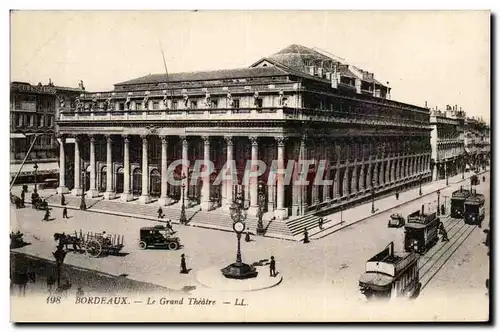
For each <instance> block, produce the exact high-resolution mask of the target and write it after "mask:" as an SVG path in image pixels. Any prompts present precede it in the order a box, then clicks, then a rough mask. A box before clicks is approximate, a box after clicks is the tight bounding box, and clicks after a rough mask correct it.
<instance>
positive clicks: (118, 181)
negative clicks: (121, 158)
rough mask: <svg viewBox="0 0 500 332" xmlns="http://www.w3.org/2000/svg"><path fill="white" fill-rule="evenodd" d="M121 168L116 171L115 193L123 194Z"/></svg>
mask: <svg viewBox="0 0 500 332" xmlns="http://www.w3.org/2000/svg"><path fill="white" fill-rule="evenodd" d="M123 174H124V172H123V167H120V168H119V169H118V170H117V171H116V192H117V193H122V192H123V176H124V175H123Z"/></svg>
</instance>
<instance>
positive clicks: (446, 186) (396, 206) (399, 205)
mask: <svg viewBox="0 0 500 332" xmlns="http://www.w3.org/2000/svg"><path fill="white" fill-rule="evenodd" d="M486 172H488V171H483V172H481V173H477V174H478V175H479V174H483V173H486ZM471 176H472V175H471ZM471 176H469V177H467V178H465V179H461V180H460V181H457V182H455V183H452V184H448V185H445V186H444V187H441V188H438V189H436V190H434V191H430V192H428V193H425V194H423V195H422V196H419V197H416V198H414V199H411V200H409V201H406V202H404V203H401V204H398V205H394V206H392V207H390V208H389V209H385V210H380V211H378V212H376V213H374V214H372V215H369V216H367V217H364V218H362V219H359V220H356V221H354V222H352V223H350V224H347V225H345V226H342V227H339V228H337V229H336V230H333V231H332V232H329V233H327V234H323V235H322V236H319V237H314V238H313V236H315V235H317V234H320V233H322V232H324V231H328V229H331V228H334V227H335V226H336V225H338V223H337V224H336V225H334V226H330V227H329V228H325V229H323V230H322V231H321V232H317V233H315V234H312V235H311V240H319V239H322V238H324V237H326V236H328V235H331V234H333V233H336V232H338V231H340V230H342V229H344V228H347V227H349V226H351V225H354V224H357V223H359V222H362V221H365V220H366V219H369V218H371V217H375V216H377V215H380V214H382V213H386V212H388V211H390V210H392V209H395V208H399V207H402V206H405V205H407V204H409V203H413V202H414V201H416V200H418V199H420V198H423V197H426V196H429V195H431V194H434V193H436V192H437V191H438V190H442V189H445V188H449V187H450V186H451V185H454V184H458V183H461V182H464V181H467V180H469V179H470V178H471Z"/></svg>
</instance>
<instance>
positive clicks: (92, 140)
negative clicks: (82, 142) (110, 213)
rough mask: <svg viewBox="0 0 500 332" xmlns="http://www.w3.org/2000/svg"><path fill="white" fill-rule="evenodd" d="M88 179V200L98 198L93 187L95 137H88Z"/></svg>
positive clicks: (97, 193)
mask: <svg viewBox="0 0 500 332" xmlns="http://www.w3.org/2000/svg"><path fill="white" fill-rule="evenodd" d="M89 166H90V179H89V183H90V185H89V189H88V191H87V196H86V197H88V198H93V197H98V196H99V192H98V190H97V189H96V187H95V182H96V181H95V176H96V171H95V136H94V135H90V165H89ZM106 174H107V173H106Z"/></svg>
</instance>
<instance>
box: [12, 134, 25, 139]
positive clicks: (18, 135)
mask: <svg viewBox="0 0 500 332" xmlns="http://www.w3.org/2000/svg"><path fill="white" fill-rule="evenodd" d="M10 138H26V135H24V134H22V133H10Z"/></svg>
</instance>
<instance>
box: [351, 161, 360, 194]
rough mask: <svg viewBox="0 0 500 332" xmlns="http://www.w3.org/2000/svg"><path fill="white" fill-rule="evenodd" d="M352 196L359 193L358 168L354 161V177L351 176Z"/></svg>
mask: <svg viewBox="0 0 500 332" xmlns="http://www.w3.org/2000/svg"><path fill="white" fill-rule="evenodd" d="M351 176H352V177H351V195H354V194H357V193H358V188H357V187H358V166H356V161H354V165H353V166H352V175H351Z"/></svg>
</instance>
